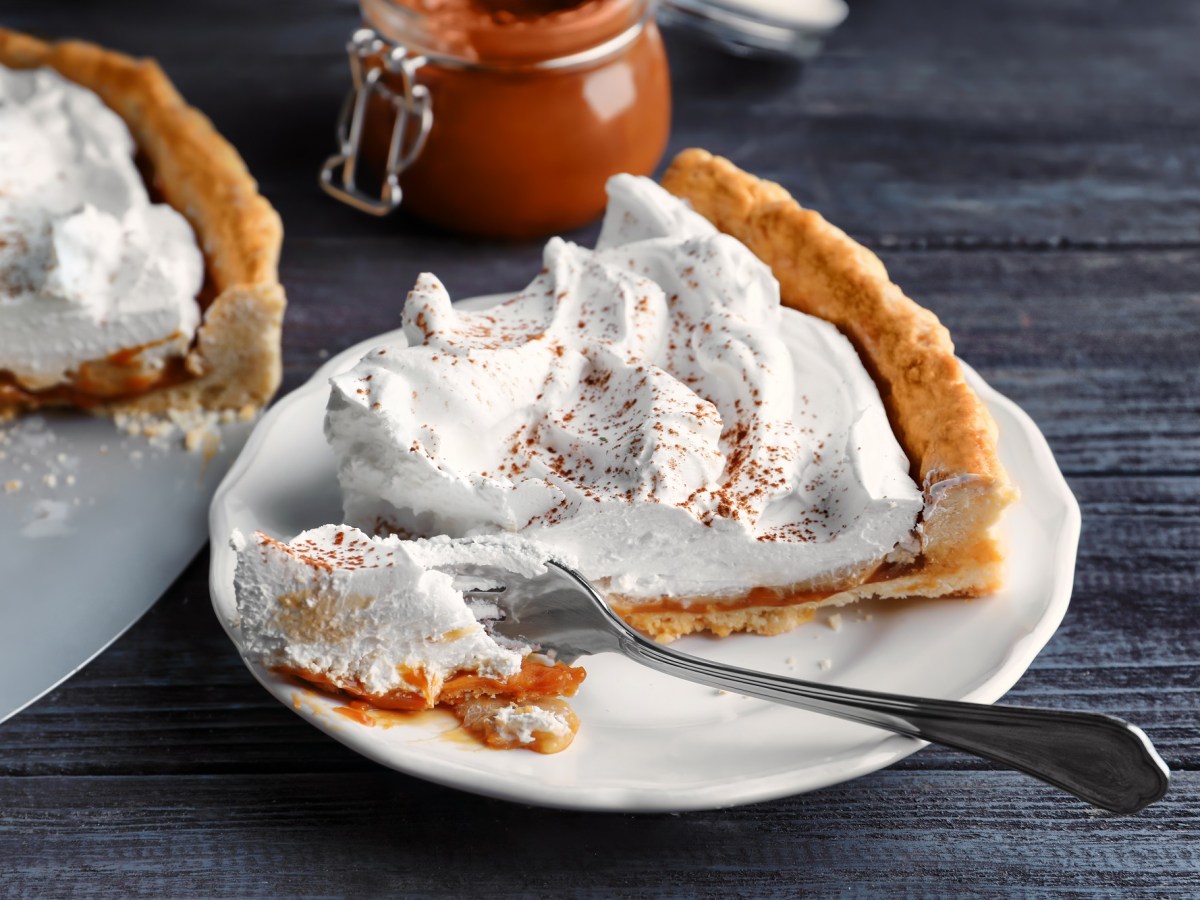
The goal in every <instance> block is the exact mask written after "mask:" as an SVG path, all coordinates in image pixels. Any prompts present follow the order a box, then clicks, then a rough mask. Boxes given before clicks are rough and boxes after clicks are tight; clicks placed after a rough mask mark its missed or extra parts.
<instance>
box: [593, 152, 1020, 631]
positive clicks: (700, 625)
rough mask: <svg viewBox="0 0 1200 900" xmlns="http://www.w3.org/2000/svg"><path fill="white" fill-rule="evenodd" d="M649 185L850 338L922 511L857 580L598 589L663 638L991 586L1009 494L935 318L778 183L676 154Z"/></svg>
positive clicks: (998, 568) (765, 626)
mask: <svg viewBox="0 0 1200 900" xmlns="http://www.w3.org/2000/svg"><path fill="white" fill-rule="evenodd" d="M663 186H664V187H665V188H666V189H667V190H669V191H670V192H671V193H673V194H675V195H677V196H679V197H682V198H684V199H686V200H688V201H689V202H690V203H691V204H692V206H693V207H694V208H695V209H696V211H697V212H699V213H701V214H702V215H703V216H705V217H706V218H707V219H709V221H711V222H712V223H713V224H714V225H716V226H717V228H719V229H720V230H721V231H723V232H726V233H728V234H730V235H732V236H734V237H736V238H737V239H738V240H740V241H741V242H742V243H744V244H745V245H746V246H747V247H749V248H750V249H751V250H752V251H753V252H754V253H755V254H756V255H757V256H758V257H759V258H760V259H762V260H763V261H764V262H766V263H767V264H768V265H769V266H770V267H771V270H772V272H773V273H774V275H775V277H776V278H777V279H778V280H779V284H780V289H781V294H782V300H783V303H784V304H785V305H787V306H790V307H792V308H793V309H798V310H800V311H802V312H805V313H809V314H810V315H814V316H817V317H819V318H822V319H825V320H827V321H829V322H832V323H833V324H834V325H836V326H837V327H838V328H839V330H841V332H842V333H843V334H845V335H846V337H848V338H849V339H850V341H851V342H852V343H853V344H854V346H855V348H856V349H857V350H858V353H859V356H860V357H861V359H862V360H863V362H864V364H865V365H866V367H867V370H868V371H869V372H870V373H871V375H872V377H873V378H874V380H875V383H876V385H877V386H878V388H879V391H880V394H881V396H882V398H883V401H884V405H885V407H886V409H887V412H888V418H889V420H890V422H891V424H892V428H893V430H894V432H895V434H896V437H897V439H898V440H899V442H900V444H901V446H902V447H903V448H904V450H905V452H906V453H907V455H908V458H909V460H910V461H911V462H912V466H913V475H914V478H915V479H916V480H917V482H918V484H920V485H921V487H922V489H923V492H924V497H925V506H924V510H923V512H922V515H921V519H920V522H919V526H918V537H919V539H920V546H919V548H913V549H912V551H903V550H901V551H897V552H896V553H895V554H893V556H892V558H891V559H889V561H887V562H885V563H884V564H883V565H881V566H880V568H879V569H878V570H877V571H876V572H875V573H873V574H872V575H870V576H868V577H867V579H866V580H865V581H863V582H861V583H858V584H854V585H850V586H846V585H836V584H835V585H830V586H828V587H827V588H826V589H825V590H821V589H819V588H818V589H815V590H814V589H813V586H804V589H803V590H799V589H795V590H788V589H779V590H772V589H769V588H762V587H755V586H751V587H752V588H754V589H753V590H751V591H749V592H748V594H747V595H746V597H745V598H744V600H743V601H742V603H741V604H738V605H736V606H735V607H734V608H730V607H729V606H727V605H725V604H720V605H719V606H717V605H709V606H708V608H705V605H704V604H699V605H697V604H694V603H690V604H675V605H674V606H676V607H683V608H661V607H660V608H651V609H649V610H639V609H638V608H637V607H636V606H629V607H627V608H622V607H623V604H622V603H621V602H620V598H612V599H613V601H614V603H613V605H614V608H616V609H617V610H618V612H620V613H621V614H622V616H623V617H624V618H625V619H626V620H627V621H629V622H630V624H632V625H634V626H635V627H637V628H639V629H641V630H643V631H646V632H648V633H650V634H652V635H654V636H655V637H656V638H658V639H659V640H671V639H673V638H676V637H679V636H680V635H683V634H688V633H690V632H693V631H712V632H714V633H716V634H719V635H726V634H729V633H730V632H731V631H754V632H758V633H760V634H779V633H781V632H784V631H787V630H789V629H791V628H794V627H795V626H796V625H798V624H800V623H802V622H804V621H807V620H808V619H811V618H812V616H813V615H814V613H815V611H816V609H817V608H818V607H820V606H826V605H842V604H845V603H850V602H853V601H856V600H862V599H867V598H872V597H876V598H901V597H945V596H955V597H971V596H978V595H981V594H986V593H989V592H991V591H994V590H995V589H996V588H997V587H999V585H1000V582H1001V577H1002V574H1003V573H1002V568H1003V567H1002V561H1003V560H1002V553H1001V548H1000V546H999V543H998V540H997V537H996V535H995V534H994V529H995V526H996V524H997V522H998V521H999V518H1000V514H1001V512H1002V511H1003V510H1004V508H1005V507H1006V506H1007V505H1008V504H1009V503H1011V502H1012V501H1013V500H1014V499H1015V498H1016V490H1015V489H1014V487H1013V486H1012V485H1011V483H1010V482H1009V480H1008V476H1007V475H1006V473H1005V471H1004V469H1003V467H1002V466H1001V464H1000V460H999V457H998V455H997V451H996V424H995V422H994V421H993V420H992V417H991V415H990V414H989V413H988V411H987V408H986V407H985V406H984V404H983V402H982V401H981V400H980V399H979V397H978V396H977V395H976V394H975V392H974V391H973V390H972V389H971V387H970V386H969V385H968V384H967V383H966V380H965V379H964V376H963V372H962V368H961V366H960V365H959V363H958V360H957V359H956V358H955V356H954V345H953V343H951V340H950V334H949V332H948V331H947V330H946V328H945V327H944V326H943V325H942V324H941V323H940V322H939V321H938V319H937V316H935V315H934V314H933V313H932V312H930V311H929V310H927V309H924V308H922V307H921V306H919V305H918V304H917V303H915V302H913V301H912V300H910V299H909V298H908V297H906V296H905V295H904V293H903V292H902V291H901V290H900V288H899V287H897V286H896V285H895V284H893V283H892V282H891V280H890V279H889V278H888V275H887V271H886V270H885V269H884V267H883V263H882V262H880V260H879V258H878V257H876V256H875V255H874V254H873V253H871V251H869V250H867V249H866V248H865V247H863V246H862V245H860V244H858V243H857V242H855V241H854V240H853V239H852V238H850V237H849V236H848V235H846V234H845V233H844V232H842V231H841V230H839V229H838V228H835V227H834V226H832V225H830V224H829V223H828V222H826V221H825V220H824V219H823V218H822V217H821V216H820V215H819V214H817V213H815V212H813V211H812V210H807V209H803V208H801V206H800V205H799V204H798V203H797V202H796V201H795V200H794V199H792V197H791V196H790V195H789V194H788V193H787V191H785V190H784V189H783V188H782V187H780V186H779V185H777V184H773V183H771V182H769V181H763V180H761V179H759V178H756V177H754V176H753V175H749V174H747V173H746V172H743V171H741V170H740V169H738V168H737V167H736V166H734V165H733V164H732V163H730V162H729V161H728V160H725V159H721V158H720V157H715V156H713V155H711V154H710V153H707V152H706V151H704V150H697V149H692V150H685V151H683V152H682V153H680V154H679V156H677V157H676V158H675V160H674V161H673V162H672V164H671V166H670V168H669V170H668V171H667V173H666V175H665V176H664V177H663ZM687 606H691V607H692V608H691V609H688V608H686V607H687Z"/></svg>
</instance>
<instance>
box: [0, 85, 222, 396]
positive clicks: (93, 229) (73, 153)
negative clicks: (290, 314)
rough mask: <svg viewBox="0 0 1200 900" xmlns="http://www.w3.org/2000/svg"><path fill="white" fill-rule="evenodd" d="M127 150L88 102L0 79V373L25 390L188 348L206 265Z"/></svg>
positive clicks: (100, 107)
mask: <svg viewBox="0 0 1200 900" xmlns="http://www.w3.org/2000/svg"><path fill="white" fill-rule="evenodd" d="M134 152H135V147H134V143H133V139H132V137H131V136H130V134H129V130H128V129H127V128H126V127H125V123H124V122H123V121H122V120H121V118H120V117H119V116H118V115H117V114H116V113H115V112H113V111H112V110H111V109H109V108H108V107H107V106H105V105H104V103H103V102H102V101H101V100H100V98H99V97H97V96H96V95H95V94H94V93H92V92H91V91H89V90H87V89H86V88H83V87H80V86H79V85H77V84H74V83H73V82H71V81H68V80H67V79H65V78H63V77H62V76H60V75H59V74H57V73H56V72H54V71H52V70H50V69H34V70H27V71H24V70H11V69H7V68H4V67H0V372H8V373H10V374H11V375H12V376H13V377H15V378H16V379H17V381H18V383H20V384H21V385H22V386H24V387H26V388H29V389H31V390H40V389H44V388H48V387H53V386H55V385H58V384H62V383H64V382H67V381H69V380H70V378H71V375H72V373H74V372H75V371H76V370H77V369H78V368H79V366H80V365H81V364H83V363H85V362H89V361H93V360H102V359H105V358H107V357H110V356H112V355H113V354H116V353H117V352H119V351H122V350H130V349H133V348H142V347H145V348H148V349H147V350H146V351H145V352H143V353H142V354H141V357H140V360H139V362H140V363H141V364H142V365H148V366H151V367H153V366H155V365H161V362H162V360H164V359H165V358H167V357H169V356H172V355H180V354H182V353H184V352H185V351H186V349H187V347H188V345H189V344H190V342H191V339H192V335H193V333H194V331H195V329H196V326H197V324H198V323H199V320H200V308H199V306H198V305H197V303H196V294H197V293H198V292H199V290H200V286H201V284H202V281H203V277H204V260H203V257H202V256H201V254H200V250H199V248H198V247H197V246H196V240H195V237H194V236H193V234H192V230H191V227H190V226H189V225H188V223H187V221H186V220H185V219H184V218H183V217H182V216H181V215H179V213H177V212H176V211H175V210H173V209H172V208H171V207H169V206H166V205H164V204H155V203H151V202H150V199H149V197H148V196H147V193H146V187H145V185H144V184H143V182H142V178H141V175H140V174H139V173H138V170H137V167H136V166H135V165H134V159H133V157H134Z"/></svg>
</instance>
